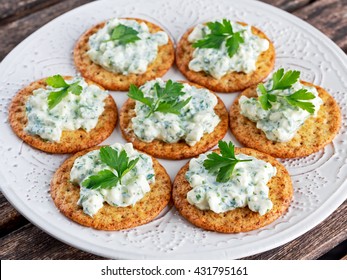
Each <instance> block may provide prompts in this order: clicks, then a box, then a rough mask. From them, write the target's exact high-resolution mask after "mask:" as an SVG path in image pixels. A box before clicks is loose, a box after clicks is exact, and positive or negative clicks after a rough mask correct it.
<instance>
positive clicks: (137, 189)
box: [70, 143, 155, 216]
mask: <svg viewBox="0 0 347 280" xmlns="http://www.w3.org/2000/svg"><path fill="white" fill-rule="evenodd" d="M110 147H111V148H113V149H115V150H116V151H118V152H121V151H122V150H125V151H126V154H127V156H128V157H129V159H130V160H135V159H137V158H138V159H139V160H138V162H137V164H136V165H135V167H134V168H133V169H131V170H130V171H129V172H128V173H127V174H125V175H124V177H123V178H122V180H121V181H119V182H118V183H117V184H116V185H115V186H114V187H112V188H105V189H102V188H100V189H87V188H85V187H83V186H82V182H83V181H84V180H86V179H88V178H89V177H90V176H93V175H96V174H97V173H98V172H99V171H101V170H111V171H112V172H114V173H115V175H117V173H116V171H115V170H113V169H112V168H110V167H109V166H107V165H106V164H105V163H103V162H102V161H101V159H100V152H99V150H95V151H91V152H89V153H87V154H85V155H83V156H81V157H78V158H77V159H76V160H75V162H74V165H73V167H72V169H71V172H70V180H71V182H72V183H73V184H76V185H79V186H80V198H79V201H78V204H79V205H80V206H82V208H83V211H84V212H85V213H86V214H87V215H89V216H93V215H95V214H96V213H97V212H98V211H99V209H100V208H101V207H102V206H103V204H104V202H107V203H108V204H110V205H112V206H115V207H127V206H129V205H135V203H136V202H137V201H139V200H140V199H142V198H143V196H144V195H145V194H146V193H147V192H149V191H150V184H152V183H154V181H155V177H154V174H155V172H154V169H153V162H152V159H151V157H150V156H147V155H145V154H143V153H139V152H137V151H136V150H134V149H133V146H132V144H131V143H128V144H125V145H121V144H118V143H117V144H114V145H112V146H110Z"/></svg>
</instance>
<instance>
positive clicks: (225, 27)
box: [193, 19, 244, 57]
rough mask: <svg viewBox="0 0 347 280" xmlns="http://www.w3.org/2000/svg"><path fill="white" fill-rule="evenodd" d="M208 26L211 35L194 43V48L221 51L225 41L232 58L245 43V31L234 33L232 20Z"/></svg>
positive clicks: (211, 23) (209, 23)
mask: <svg viewBox="0 0 347 280" xmlns="http://www.w3.org/2000/svg"><path fill="white" fill-rule="evenodd" d="M206 25H207V27H208V28H209V29H210V30H211V33H209V34H207V35H206V36H205V38H203V39H201V40H198V41H197V42H195V43H193V47H194V48H201V49H204V48H205V49H219V48H220V47H221V45H222V43H223V42H224V41H225V45H226V47H227V49H228V55H229V56H230V57H232V56H233V55H234V54H235V53H236V52H237V50H238V49H239V46H240V44H241V43H243V42H244V39H243V37H242V34H241V33H242V32H243V31H239V32H233V27H232V26H231V23H230V20H226V19H223V22H222V23H220V22H218V21H216V22H208V23H206Z"/></svg>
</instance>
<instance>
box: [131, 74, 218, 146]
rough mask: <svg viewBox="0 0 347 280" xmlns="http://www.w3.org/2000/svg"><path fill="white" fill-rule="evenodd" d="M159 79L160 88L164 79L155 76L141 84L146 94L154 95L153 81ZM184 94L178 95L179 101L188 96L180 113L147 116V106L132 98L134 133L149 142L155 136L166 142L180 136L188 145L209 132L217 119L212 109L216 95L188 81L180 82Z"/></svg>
mask: <svg viewBox="0 0 347 280" xmlns="http://www.w3.org/2000/svg"><path fill="white" fill-rule="evenodd" d="M157 82H158V83H159V85H160V86H161V87H162V88H163V87H165V82H164V81H163V80H161V79H156V80H153V81H150V82H147V83H146V84H145V85H143V86H142V87H141V90H142V91H143V92H144V95H145V96H146V97H151V98H154V99H155V98H156V96H155V91H154V84H155V83H157ZM183 86H184V87H183V90H182V91H183V92H184V94H183V95H181V96H179V100H180V101H183V100H186V99H188V98H190V97H191V100H190V102H189V103H188V104H187V105H185V106H184V107H183V108H182V109H181V110H180V114H179V115H177V114H172V113H162V112H154V113H153V114H152V115H150V116H149V117H147V116H148V113H149V110H150V109H149V107H148V106H146V105H145V104H143V103H141V102H138V101H136V106H135V112H136V117H134V118H132V129H133V130H134V133H135V135H136V136H137V137H138V138H140V139H141V140H142V141H144V142H152V141H153V140H154V139H159V140H162V141H164V142H167V143H177V142H178V141H180V140H181V139H184V140H185V141H186V143H187V144H188V145H190V146H194V145H195V144H196V143H197V142H198V141H199V140H200V139H201V137H203V135H204V134H206V133H211V132H212V131H213V130H214V129H215V127H216V126H217V125H218V123H219V122H220V119H219V117H218V116H217V115H216V113H215V112H214V107H215V106H216V105H217V103H218V100H217V97H216V96H215V95H214V94H212V93H210V92H209V91H208V90H206V89H201V88H196V87H194V86H191V85H189V84H186V83H184V84H183Z"/></svg>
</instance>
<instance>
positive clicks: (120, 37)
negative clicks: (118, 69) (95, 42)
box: [104, 24, 141, 45]
mask: <svg viewBox="0 0 347 280" xmlns="http://www.w3.org/2000/svg"><path fill="white" fill-rule="evenodd" d="M138 34H139V32H137V31H136V30H135V29H133V28H131V27H129V26H126V25H123V24H118V25H117V26H116V27H115V28H114V29H113V30H112V34H111V38H110V39H109V40H105V41H104V42H109V41H118V43H119V44H120V45H126V44H129V43H133V42H136V41H137V40H140V39H141V38H140V37H139V36H137V35H138Z"/></svg>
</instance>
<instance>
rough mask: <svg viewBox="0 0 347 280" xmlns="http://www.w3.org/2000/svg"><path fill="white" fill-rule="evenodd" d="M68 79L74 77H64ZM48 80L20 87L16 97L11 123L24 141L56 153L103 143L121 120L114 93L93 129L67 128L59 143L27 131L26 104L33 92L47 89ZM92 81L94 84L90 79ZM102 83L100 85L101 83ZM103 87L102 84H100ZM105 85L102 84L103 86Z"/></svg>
mask: <svg viewBox="0 0 347 280" xmlns="http://www.w3.org/2000/svg"><path fill="white" fill-rule="evenodd" d="M64 79H72V77H70V76H64ZM45 80H46V79H41V80H38V81H35V82H33V83H31V84H30V85H28V86H27V87H25V88H23V89H22V90H20V91H19V92H18V93H17V95H16V96H15V97H14V98H13V100H12V103H11V105H10V109H9V122H10V125H11V127H12V129H13V131H14V132H15V133H16V134H17V136H18V137H19V138H21V139H22V140H23V141H24V142H26V143H27V144H29V145H30V146H32V147H34V148H36V149H39V150H41V151H44V152H47V153H53V154H64V153H75V152H78V151H81V150H84V149H87V148H89V147H93V146H95V145H97V144H100V143H101V142H102V141H104V140H105V139H106V138H107V137H108V136H110V135H111V133H112V132H113V130H114V128H115V127H116V123H117V106H116V103H115V102H114V100H113V98H112V96H111V95H109V96H108V97H107V98H106V99H105V100H104V101H105V107H104V111H103V113H102V114H101V115H100V116H99V120H98V123H97V125H96V127H95V128H93V129H92V130H91V131H90V132H86V131H85V130H83V129H78V130H73V131H66V130H65V131H63V132H62V135H61V138H60V141H59V142H50V141H46V140H43V139H42V138H41V137H40V136H38V135H32V134H28V133H27V132H25V130H24V128H25V127H26V125H27V123H28V118H27V115H26V109H25V104H26V102H27V100H28V98H29V97H30V96H31V95H32V94H33V90H35V89H39V88H46V86H47V84H46V82H45ZM86 82H87V83H88V84H94V83H92V82H91V81H88V80H86ZM97 86H99V85H97ZM99 87H100V86H99ZM100 88H101V87H100Z"/></svg>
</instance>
